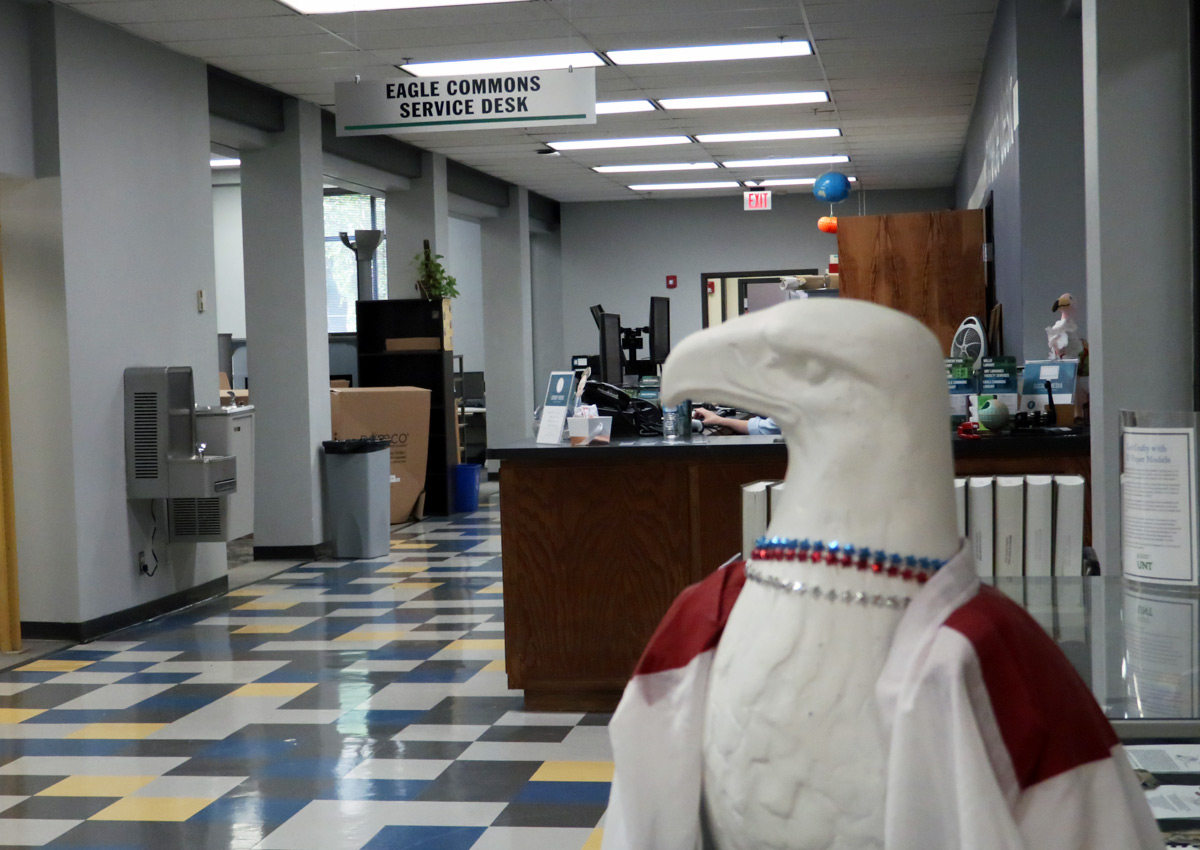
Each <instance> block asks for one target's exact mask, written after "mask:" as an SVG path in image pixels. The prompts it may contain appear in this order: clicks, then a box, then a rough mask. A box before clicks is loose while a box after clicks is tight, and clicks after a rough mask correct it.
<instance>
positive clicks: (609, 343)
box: [598, 313, 625, 387]
mask: <svg viewBox="0 0 1200 850" xmlns="http://www.w3.org/2000/svg"><path fill="white" fill-rule="evenodd" d="M598 324H599V325H600V375H599V378H600V380H601V381H603V382H604V383H606V384H615V385H617V386H618V387H619V386H621V382H622V381H624V380H625V374H624V371H625V370H624V365H623V363H622V358H621V317H620V316H619V315H618V314H616V313H601V314H600V319H599V322H598Z"/></svg>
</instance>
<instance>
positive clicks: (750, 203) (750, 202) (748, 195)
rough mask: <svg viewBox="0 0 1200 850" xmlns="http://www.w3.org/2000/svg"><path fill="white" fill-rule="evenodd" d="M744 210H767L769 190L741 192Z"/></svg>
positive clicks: (768, 206)
mask: <svg viewBox="0 0 1200 850" xmlns="http://www.w3.org/2000/svg"><path fill="white" fill-rule="evenodd" d="M742 197H743V198H744V199H745V206H744V207H743V209H746V210H769V209H770V208H771V193H770V192H743V193H742Z"/></svg>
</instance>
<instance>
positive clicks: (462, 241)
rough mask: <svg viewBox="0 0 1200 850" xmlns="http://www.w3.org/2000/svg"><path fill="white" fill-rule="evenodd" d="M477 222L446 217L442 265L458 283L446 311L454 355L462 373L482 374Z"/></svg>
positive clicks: (481, 306) (479, 259) (480, 254)
mask: <svg viewBox="0 0 1200 850" xmlns="http://www.w3.org/2000/svg"><path fill="white" fill-rule="evenodd" d="M481 239H482V235H481V233H480V227H479V222H478V221H473V220H470V219H464V218H457V217H455V216H450V230H449V244H450V248H449V250H448V251H446V258H445V260H443V261H442V262H443V263H444V264H445V266H446V271H448V272H449V273H450V274H452V275H454V278H455V280H456V281H457V282H458V292H459V295H458V297H457V298H455V299H454V302H453V304H452V305H451V307H450V310H451V314H452V315H453V317H454V353H455V354H461V355H462V356H463V371H464V372H482V371H483V364H484V362H485V361H484V356H483V333H484V325H483V253H482V250H483V249H482V246H481V242H480V240H481Z"/></svg>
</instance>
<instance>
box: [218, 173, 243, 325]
mask: <svg viewBox="0 0 1200 850" xmlns="http://www.w3.org/2000/svg"><path fill="white" fill-rule="evenodd" d="M212 205H213V252H214V255H215V263H216V272H215V274H216V277H215V286H214V291H215V293H216V298H215V300H216V309H217V333H223V334H233V338H234V339H245V338H246V274H245V269H244V266H243V262H242V187H241V185H239V184H231V185H225V186H213V187H212Z"/></svg>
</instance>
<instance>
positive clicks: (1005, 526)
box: [995, 475, 1025, 576]
mask: <svg viewBox="0 0 1200 850" xmlns="http://www.w3.org/2000/svg"><path fill="white" fill-rule="evenodd" d="M995 501H996V533H995V541H996V555H995V560H996V575H997V576H1020V575H1023V574H1024V565H1025V479H1024V478H1022V477H1020V476H1016V475H1004V476H997V477H996V489H995Z"/></svg>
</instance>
